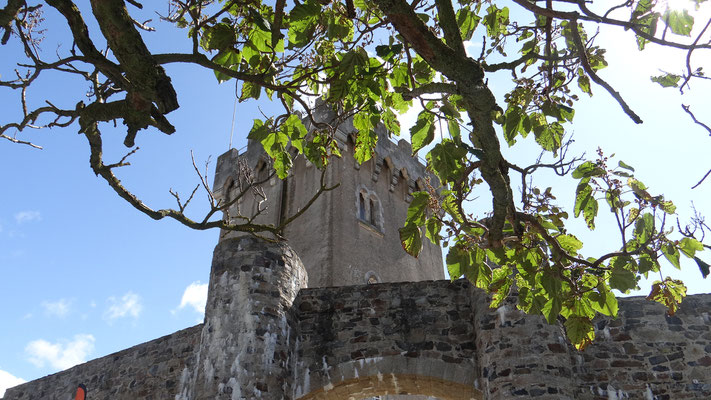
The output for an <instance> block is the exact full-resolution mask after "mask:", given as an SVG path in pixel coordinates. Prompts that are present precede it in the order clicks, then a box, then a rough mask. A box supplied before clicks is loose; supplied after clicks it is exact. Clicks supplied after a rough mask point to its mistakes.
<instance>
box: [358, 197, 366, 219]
mask: <svg viewBox="0 0 711 400" xmlns="http://www.w3.org/2000/svg"><path fill="white" fill-rule="evenodd" d="M358 217H359V218H360V219H362V220H363V221H365V196H363V193H359V194H358Z"/></svg>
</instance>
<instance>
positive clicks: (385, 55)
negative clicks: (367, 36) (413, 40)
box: [375, 44, 403, 61]
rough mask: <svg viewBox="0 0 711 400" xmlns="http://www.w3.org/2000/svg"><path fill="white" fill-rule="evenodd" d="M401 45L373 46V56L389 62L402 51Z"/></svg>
mask: <svg viewBox="0 0 711 400" xmlns="http://www.w3.org/2000/svg"><path fill="white" fill-rule="evenodd" d="M402 48H403V45H402V44H394V45H392V46H390V45H381V46H375V54H377V55H378V57H380V58H382V59H383V60H386V61H390V60H392V59H393V57H395V56H396V55H398V54H400V52H401V51H402Z"/></svg>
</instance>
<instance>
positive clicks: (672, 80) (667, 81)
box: [651, 73, 681, 88]
mask: <svg viewBox="0 0 711 400" xmlns="http://www.w3.org/2000/svg"><path fill="white" fill-rule="evenodd" d="M651 79H652V82H657V83H658V84H660V85H661V86H662V87H665V88H667V87H677V86H679V80H680V79H681V76H680V75H676V74H670V73H665V74H664V75H659V76H653V77H651Z"/></svg>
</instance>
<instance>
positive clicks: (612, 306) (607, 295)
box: [590, 291, 619, 317]
mask: <svg viewBox="0 0 711 400" xmlns="http://www.w3.org/2000/svg"><path fill="white" fill-rule="evenodd" d="M590 299H591V300H592V302H591V303H590V305H591V306H592V308H593V309H594V310H595V311H597V312H599V313H600V314H603V315H607V316H608V317H616V316H617V311H618V310H619V305H618V303H617V297H615V295H614V294H613V293H612V292H609V291H606V292H603V293H592V294H591V295H590Z"/></svg>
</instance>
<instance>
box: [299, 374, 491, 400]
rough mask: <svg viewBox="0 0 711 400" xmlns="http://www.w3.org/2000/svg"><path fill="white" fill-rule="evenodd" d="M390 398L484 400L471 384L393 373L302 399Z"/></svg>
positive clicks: (353, 381) (350, 381)
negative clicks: (389, 396) (397, 396)
mask: <svg viewBox="0 0 711 400" xmlns="http://www.w3.org/2000/svg"><path fill="white" fill-rule="evenodd" d="M386 395H422V396H428V397H434V398H437V399H441V400H482V399H483V397H482V394H481V392H480V391H478V390H476V389H475V388H474V387H473V386H471V385H464V384H461V383H457V382H452V381H445V380H443V379H439V378H435V377H431V376H422V375H412V374H399V375H396V374H389V375H370V376H364V377H360V378H353V379H348V380H345V381H342V382H340V383H338V384H337V385H335V386H333V387H323V388H320V389H317V390H314V391H312V392H311V393H308V394H306V395H304V396H302V397H299V400H345V399H349V400H350V399H353V400H359V399H366V398H372V397H375V396H386Z"/></svg>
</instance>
